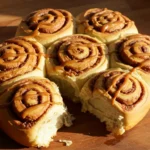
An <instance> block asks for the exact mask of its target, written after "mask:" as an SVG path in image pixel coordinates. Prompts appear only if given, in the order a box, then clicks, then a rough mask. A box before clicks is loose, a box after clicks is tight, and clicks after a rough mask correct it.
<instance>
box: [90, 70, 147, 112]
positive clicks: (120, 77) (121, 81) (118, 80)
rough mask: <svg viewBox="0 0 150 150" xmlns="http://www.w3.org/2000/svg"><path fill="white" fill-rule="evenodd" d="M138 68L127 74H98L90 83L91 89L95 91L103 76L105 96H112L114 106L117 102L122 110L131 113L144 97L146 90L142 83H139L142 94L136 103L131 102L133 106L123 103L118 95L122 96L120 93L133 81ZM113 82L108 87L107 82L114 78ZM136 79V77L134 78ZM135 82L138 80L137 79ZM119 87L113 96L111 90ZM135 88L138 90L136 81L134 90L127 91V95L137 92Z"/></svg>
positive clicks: (115, 72) (116, 72) (133, 84)
mask: <svg viewBox="0 0 150 150" xmlns="http://www.w3.org/2000/svg"><path fill="white" fill-rule="evenodd" d="M136 69H137V68H133V69H132V70H131V71H130V72H128V73H125V72H121V71H117V70H116V71H108V72H107V71H105V72H102V73H100V74H98V75H97V76H96V77H94V78H93V80H91V82H90V83H89V87H90V89H91V90H92V91H93V90H94V88H95V83H96V82H97V80H98V78H101V76H103V78H104V79H103V88H104V89H105V90H106V91H105V93H104V95H105V94H110V95H111V97H112V105H114V104H115V101H118V102H119V103H120V104H121V106H122V109H123V110H126V111H130V110H132V109H133V108H134V106H135V105H136V104H137V103H138V102H139V101H141V100H142V95H143V94H144V92H145V90H144V87H143V85H142V83H141V82H139V81H138V82H139V85H140V87H141V93H140V96H139V97H138V98H137V99H136V101H134V102H131V103H132V104H126V103H130V102H126V103H125V102H124V101H121V100H120V99H119V98H118V95H119V94H120V92H121V91H122V90H123V88H124V87H125V85H126V83H127V82H128V81H129V80H130V81H132V79H131V77H132V73H133V72H134V71H135V70H136ZM113 76H115V77H114V78H113V80H112V82H111V85H110V86H109V87H106V81H107V80H108V79H109V78H111V77H113ZM132 78H134V77H132ZM135 80H137V79H136V78H135ZM115 86H117V87H116V88H117V90H116V91H115V93H113V94H111V89H112V88H113V87H115ZM135 88H136V85H135V83H134V81H132V88H131V89H130V90H127V91H124V93H125V94H128V93H130V92H134V91H135Z"/></svg>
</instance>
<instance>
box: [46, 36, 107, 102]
mask: <svg viewBox="0 0 150 150" xmlns="http://www.w3.org/2000/svg"><path fill="white" fill-rule="evenodd" d="M107 51H108V50H107V47H106V45H105V44H104V43H102V42H100V41H98V40H97V39H95V38H92V37H90V36H87V35H82V34H74V35H72V36H67V37H64V38H61V39H59V40H57V41H56V42H54V43H53V44H52V45H51V46H50V47H49V48H48V50H47V57H49V58H47V59H46V70H47V75H48V77H49V78H50V79H51V80H52V81H54V82H56V83H57V85H58V86H59V88H60V91H61V93H62V95H63V96H67V97H68V98H70V99H72V100H73V101H79V99H78V95H79V92H80V89H81V87H82V86H83V84H84V83H85V82H86V80H87V79H88V78H89V77H90V76H92V75H93V74H95V73H96V72H101V71H103V70H106V69H107V68H108V55H107Z"/></svg>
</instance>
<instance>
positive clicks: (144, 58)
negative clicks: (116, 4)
mask: <svg viewBox="0 0 150 150" xmlns="http://www.w3.org/2000/svg"><path fill="white" fill-rule="evenodd" d="M149 78H150V37H149V36H148V35H142V34H139V33H138V30H137V28H136V26H135V24H134V21H132V20H130V19H129V18H127V17H126V16H124V15H123V14H121V13H120V12H117V11H113V10H109V9H106V8H92V9H89V10H86V11H84V12H82V13H81V14H79V15H78V16H77V17H75V16H74V17H73V16H72V14H71V13H70V12H68V11H67V10H62V9H49V8H48V9H42V10H37V11H34V12H32V13H30V14H29V15H27V16H26V17H25V18H24V19H23V20H22V21H21V23H20V25H19V26H18V29H17V31H16V35H14V37H13V38H11V39H8V40H6V41H4V42H3V43H1V44H0V128H1V129H2V130H3V131H4V132H5V133H6V134H7V135H8V136H9V137H11V138H12V139H13V140H15V141H17V142H18V143H20V144H22V145H25V146H28V147H31V146H33V147H48V146H49V144H50V142H51V141H52V140H53V137H54V136H55V135H56V133H57V130H58V129H60V128H61V127H62V126H63V125H66V126H68V127H69V126H71V125H72V115H71V114H69V112H68V110H67V107H66V105H65V104H64V102H63V98H64V97H65V98H67V100H72V101H73V102H81V104H82V111H83V112H86V111H88V112H90V113H92V114H93V117H94V116H96V117H97V118H99V119H100V121H101V122H105V124H106V128H107V130H108V131H110V132H112V133H113V134H115V135H122V134H124V133H125V132H126V131H127V130H129V129H131V128H133V127H134V126H135V125H136V124H137V123H139V122H140V121H141V120H142V119H143V118H144V116H145V115H146V114H147V112H148V111H149V109H150V88H149V86H150V79H149Z"/></svg>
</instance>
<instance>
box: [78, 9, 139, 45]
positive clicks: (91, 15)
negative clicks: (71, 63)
mask: <svg viewBox="0 0 150 150" xmlns="http://www.w3.org/2000/svg"><path fill="white" fill-rule="evenodd" d="M77 24H78V27H77V31H78V33H85V34H89V35H91V36H94V37H97V38H98V39H100V40H101V41H103V42H105V43H110V42H112V41H114V40H116V39H118V38H120V37H121V36H123V35H128V34H136V33H138V31H137V28H136V26H135V24H134V22H133V21H131V20H130V19H129V18H127V17H126V16H124V15H122V14H121V13H120V12H117V11H112V10H109V9H107V8H103V9H101V8H92V9H88V10H86V11H85V12H83V13H82V14H80V15H79V16H78V17H77Z"/></svg>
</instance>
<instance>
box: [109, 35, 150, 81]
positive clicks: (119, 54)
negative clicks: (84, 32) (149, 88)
mask: <svg viewBox="0 0 150 150" xmlns="http://www.w3.org/2000/svg"><path fill="white" fill-rule="evenodd" d="M109 49H110V53H111V57H110V67H112V68H114V67H120V68H123V69H129V70H131V69H132V70H134V71H136V72H138V73H139V74H140V75H141V76H142V77H143V79H144V80H146V82H148V83H150V81H149V73H150V61H149V59H150V36H148V35H142V34H136V35H132V36H127V37H123V38H121V39H119V40H117V41H115V42H113V43H111V44H110V45H109Z"/></svg>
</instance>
